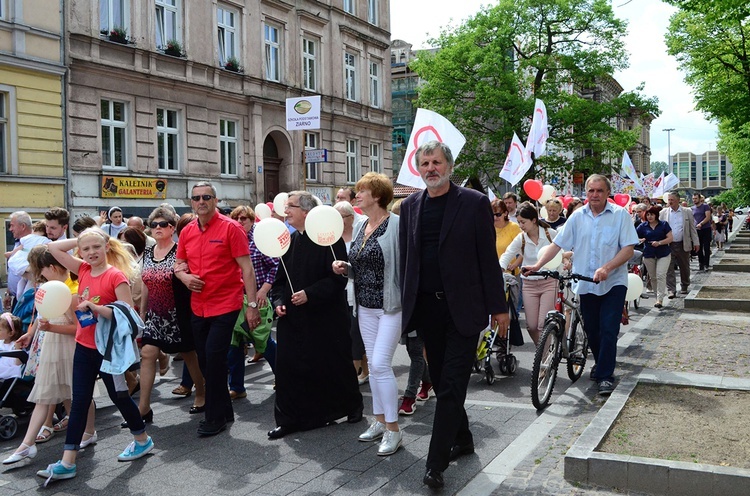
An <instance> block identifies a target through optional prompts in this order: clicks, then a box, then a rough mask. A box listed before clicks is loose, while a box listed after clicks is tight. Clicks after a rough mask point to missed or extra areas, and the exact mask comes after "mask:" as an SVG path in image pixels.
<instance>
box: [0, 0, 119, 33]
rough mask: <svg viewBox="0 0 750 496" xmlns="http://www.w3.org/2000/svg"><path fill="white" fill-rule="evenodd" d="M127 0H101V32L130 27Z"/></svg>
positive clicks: (0, 0)
mask: <svg viewBox="0 0 750 496" xmlns="http://www.w3.org/2000/svg"><path fill="white" fill-rule="evenodd" d="M1 2H2V0H0V3H1ZM126 2H127V0H99V32H100V33H102V34H109V33H110V31H112V30H113V29H115V28H127V27H128V9H127V5H126Z"/></svg>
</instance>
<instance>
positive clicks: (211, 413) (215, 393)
mask: <svg viewBox="0 0 750 496" xmlns="http://www.w3.org/2000/svg"><path fill="white" fill-rule="evenodd" d="M238 315H239V309H238V310H235V311H232V312H228V313H225V314H221V315H216V316H213V317H198V316H197V315H193V320H192V324H193V334H194V337H195V351H196V353H197V354H198V363H199V364H200V367H201V369H202V370H203V371H204V372H203V374H204V377H205V379H206V422H209V423H216V424H223V423H224V422H226V419H227V418H231V417H232V416H233V415H234V412H233V410H232V401H231V399H230V398H229V391H227V355H228V354H229V347H230V346H229V345H230V344H231V342H232V330H233V329H234V324H235V322H237V316H238Z"/></svg>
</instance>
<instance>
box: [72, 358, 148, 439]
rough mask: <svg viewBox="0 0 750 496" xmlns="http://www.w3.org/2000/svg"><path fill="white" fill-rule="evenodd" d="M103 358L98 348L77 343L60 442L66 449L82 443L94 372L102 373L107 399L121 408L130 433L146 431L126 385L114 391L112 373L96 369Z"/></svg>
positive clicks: (135, 433) (94, 379)
mask: <svg viewBox="0 0 750 496" xmlns="http://www.w3.org/2000/svg"><path fill="white" fill-rule="evenodd" d="M102 358H103V357H102V356H101V354H99V352H98V351H97V350H95V349H92V348H86V347H85V346H82V345H81V344H79V343H76V351H75V354H74V355H73V400H72V402H71V408H70V419H69V421H68V432H67V433H66V434H65V445H64V446H63V449H64V450H66V451H70V450H78V445H79V444H81V439H82V438H83V432H84V431H85V430H86V419H87V418H88V413H89V406H91V399H92V398H93V396H94V384H95V383H96V376H97V375H99V376H101V378H102V381H103V382H104V385H105V386H107V393H109V399H111V400H112V402H113V403H114V404H115V406H116V407H117V409H118V410H120V413H121V414H122V417H123V418H124V419H125V421H126V422H127V423H128V426H130V432H131V433H132V434H133V435H138V434H141V433H143V432H145V431H146V425H145V424H144V423H143V419H141V412H140V411H138V405H136V404H135V402H134V401H133V400H132V399H131V398H130V395H129V394H128V390H127V387H126V388H125V391H119V392H118V391H116V390H115V383H114V379H113V377H112V376H111V375H110V374H105V373H104V372H99V368H100V367H101V366H102ZM123 380H124V379H123Z"/></svg>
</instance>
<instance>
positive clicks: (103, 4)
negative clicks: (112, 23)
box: [99, 0, 109, 32]
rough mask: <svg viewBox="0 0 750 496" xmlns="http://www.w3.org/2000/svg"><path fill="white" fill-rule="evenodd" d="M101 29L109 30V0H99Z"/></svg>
mask: <svg viewBox="0 0 750 496" xmlns="http://www.w3.org/2000/svg"><path fill="white" fill-rule="evenodd" d="M99 31H101V32H109V0H100V2H99Z"/></svg>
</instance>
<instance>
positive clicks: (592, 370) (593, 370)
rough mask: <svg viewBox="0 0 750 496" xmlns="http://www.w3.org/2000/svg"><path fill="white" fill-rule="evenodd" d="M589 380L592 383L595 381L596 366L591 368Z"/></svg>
mask: <svg viewBox="0 0 750 496" xmlns="http://www.w3.org/2000/svg"><path fill="white" fill-rule="evenodd" d="M589 379H591V380H592V381H595V380H596V364H594V366H593V367H591V372H589Z"/></svg>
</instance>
